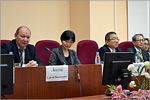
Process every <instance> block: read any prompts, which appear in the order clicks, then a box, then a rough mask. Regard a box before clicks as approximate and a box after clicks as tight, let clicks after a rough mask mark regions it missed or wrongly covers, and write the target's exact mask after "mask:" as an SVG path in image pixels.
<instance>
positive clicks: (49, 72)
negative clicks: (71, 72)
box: [46, 65, 68, 82]
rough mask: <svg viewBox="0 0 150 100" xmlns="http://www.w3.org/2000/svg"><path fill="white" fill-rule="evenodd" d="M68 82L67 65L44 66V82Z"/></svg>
mask: <svg viewBox="0 0 150 100" xmlns="http://www.w3.org/2000/svg"><path fill="white" fill-rule="evenodd" d="M51 81H68V65H55V66H46V82H51Z"/></svg>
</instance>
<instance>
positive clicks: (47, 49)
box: [45, 48, 53, 53]
mask: <svg viewBox="0 0 150 100" xmlns="http://www.w3.org/2000/svg"><path fill="white" fill-rule="evenodd" d="M45 50H46V51H48V52H50V53H53V52H52V51H51V50H50V49H49V48H45Z"/></svg>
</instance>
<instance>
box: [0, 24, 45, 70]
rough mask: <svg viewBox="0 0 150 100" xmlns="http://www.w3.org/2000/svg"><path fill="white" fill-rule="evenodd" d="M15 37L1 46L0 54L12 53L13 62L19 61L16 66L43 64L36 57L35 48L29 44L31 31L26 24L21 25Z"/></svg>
mask: <svg viewBox="0 0 150 100" xmlns="http://www.w3.org/2000/svg"><path fill="white" fill-rule="evenodd" d="M14 36H15V39H14V40H12V41H11V42H8V43H4V44H3V45H2V46H1V54H9V53H10V52H12V53H13V54H14V63H19V65H18V66H21V67H22V66H25V67H35V66H43V63H42V62H41V61H40V59H39V58H38V56H37V54H36V51H35V48H34V46H33V45H31V44H29V42H30V37H31V31H30V29H29V28H28V27H26V26H21V27H19V28H18V29H17V30H16V33H15V34H14Z"/></svg>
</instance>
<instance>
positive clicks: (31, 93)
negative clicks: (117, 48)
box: [6, 64, 107, 99]
mask: <svg viewBox="0 0 150 100" xmlns="http://www.w3.org/2000/svg"><path fill="white" fill-rule="evenodd" d="M77 68H78V71H79V74H80V82H81V89H82V96H92V95H101V94H105V90H106V89H107V86H102V66H101V65H92V64H91V65H76V66H75V65H69V66H68V81H59V82H58V81H57V82H46V67H45V66H41V67H19V68H15V81H14V93H13V94H11V95H6V97H7V98H8V99H61V98H73V97H80V86H79V82H78V76H77Z"/></svg>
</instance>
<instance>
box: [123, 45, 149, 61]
mask: <svg viewBox="0 0 150 100" xmlns="http://www.w3.org/2000/svg"><path fill="white" fill-rule="evenodd" d="M125 52H134V54H136V49H135V47H134V46H133V47H131V48H128V49H127V50H126V51H125ZM141 53H142V56H143V60H144V61H149V55H148V53H147V52H146V50H144V49H141Z"/></svg>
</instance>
